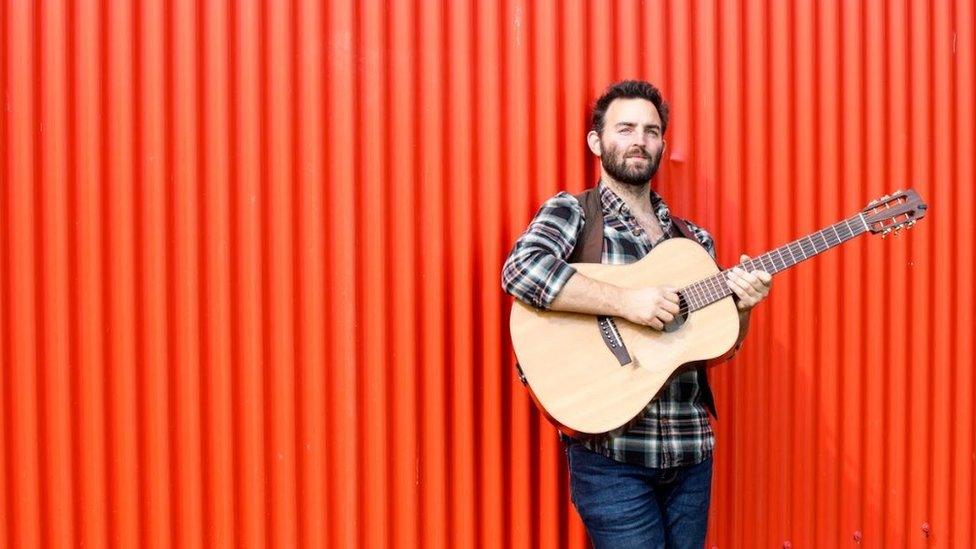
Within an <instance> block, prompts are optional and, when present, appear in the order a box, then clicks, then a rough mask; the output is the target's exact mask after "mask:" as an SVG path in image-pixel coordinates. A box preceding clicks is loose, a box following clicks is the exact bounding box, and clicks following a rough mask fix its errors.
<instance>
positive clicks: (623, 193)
mask: <svg viewBox="0 0 976 549" xmlns="http://www.w3.org/2000/svg"><path fill="white" fill-rule="evenodd" d="M601 180H602V181H603V184H604V185H606V186H607V187H609V188H610V190H611V191H613V192H614V193H615V194H616V195H617V196H619V197H620V198H621V199H622V200H623V201H624V203H625V204H627V206H629V207H630V209H631V210H633V211H637V212H650V211H651V198H650V196H651V185H650V181H648V182H647V183H644V184H643V185H627V184H626V183H621V182H619V181H617V180H616V179H614V178H612V177H610V176H609V175H607V174H605V173H604V174H602V178H601Z"/></svg>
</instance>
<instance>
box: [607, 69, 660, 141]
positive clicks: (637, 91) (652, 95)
mask: <svg viewBox="0 0 976 549" xmlns="http://www.w3.org/2000/svg"><path fill="white" fill-rule="evenodd" d="M614 99H646V100H648V101H650V102H651V103H653V104H654V107H655V108H657V114H658V116H660V117H661V134H662V135H663V134H664V132H665V131H666V130H667V129H668V104H667V103H666V102H665V101H664V98H663V97H661V91H660V90H658V89H657V88H655V87H654V85H653V84H651V83H650V82H645V81H643V80H623V81H621V82H617V83H616V84H613V85H612V86H610V87H609V88H607V90H606V91H605V92H603V95H601V96H600V98H599V99H597V100H596V105H595V106H594V107H593V117H592V124H593V127H592V129H593V131H595V132H596V133H598V134H602V133H603V122H604V119H605V118H606V116H607V109H608V108H609V107H610V103H613V100H614Z"/></svg>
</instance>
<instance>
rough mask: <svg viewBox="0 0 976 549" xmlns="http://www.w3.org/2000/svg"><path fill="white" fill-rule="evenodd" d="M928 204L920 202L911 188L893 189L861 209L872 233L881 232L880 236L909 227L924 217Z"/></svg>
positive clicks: (896, 232)
mask: <svg viewBox="0 0 976 549" xmlns="http://www.w3.org/2000/svg"><path fill="white" fill-rule="evenodd" d="M927 210H928V206H927V205H926V204H925V203H924V202H922V199H921V198H919V196H918V193H916V192H915V191H914V190H912V189H908V190H906V191H901V190H898V191H895V192H894V193H892V194H890V195H885V196H882V197H881V198H879V199H877V200H873V201H871V203H869V204H868V205H867V206H865V208H864V209H863V210H861V215H863V216H864V222H865V223H867V225H868V227H869V229H870V230H871V232H872V233H874V234H878V233H881V236H882V238H883V237H885V236H888V234H890V233H892V232H894V233H895V234H898V232H899V231H901V230H902V229H910V228H911V227H913V226H914V225H915V223H916V222H917V221H918V220H919V219H922V218H923V217H925V212H926V211H927Z"/></svg>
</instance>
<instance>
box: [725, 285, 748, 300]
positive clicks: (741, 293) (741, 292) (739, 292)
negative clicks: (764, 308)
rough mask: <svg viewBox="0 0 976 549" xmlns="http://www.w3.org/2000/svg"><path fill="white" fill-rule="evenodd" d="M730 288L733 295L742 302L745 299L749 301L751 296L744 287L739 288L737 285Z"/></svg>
mask: <svg viewBox="0 0 976 549" xmlns="http://www.w3.org/2000/svg"><path fill="white" fill-rule="evenodd" d="M729 288H730V289H731V290H732V293H734V294H735V295H736V296H737V297H738V298H739V300H740V301H741V300H743V299H749V294H748V293H747V292H746V291H745V290H744V289H743V288H742V286H739V285H737V284H731V285H730V286H729Z"/></svg>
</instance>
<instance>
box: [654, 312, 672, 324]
mask: <svg viewBox="0 0 976 549" xmlns="http://www.w3.org/2000/svg"><path fill="white" fill-rule="evenodd" d="M657 317H658V318H659V319H661V321H662V322H664V323H665V324H667V323H668V322H671V321H672V320H674V315H673V314H671V313H669V312H667V311H663V310H662V311H658V312H657Z"/></svg>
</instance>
